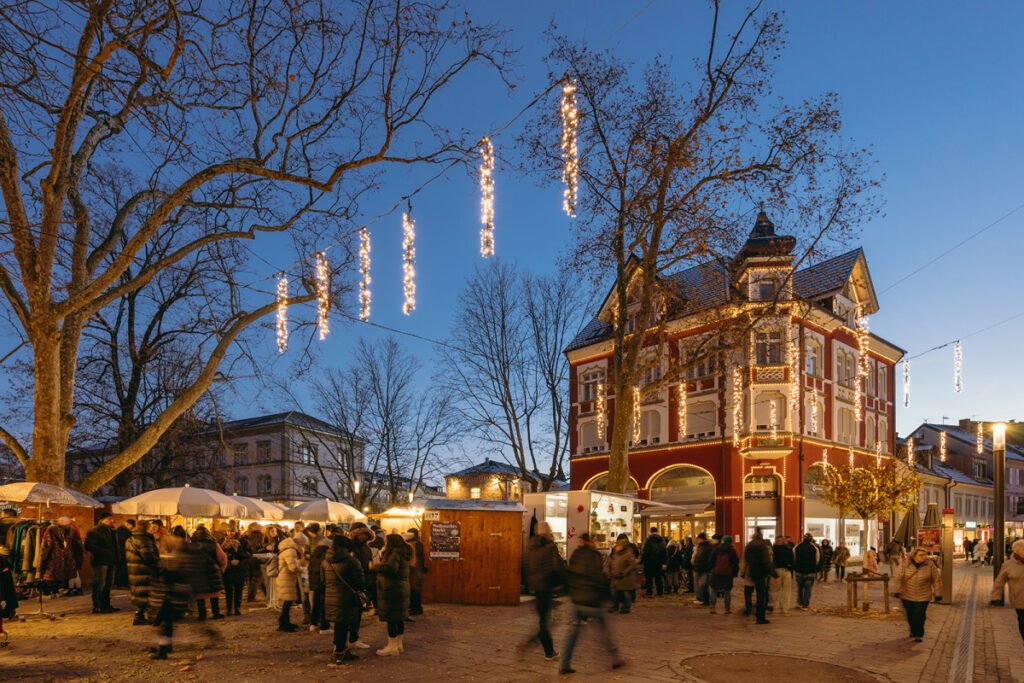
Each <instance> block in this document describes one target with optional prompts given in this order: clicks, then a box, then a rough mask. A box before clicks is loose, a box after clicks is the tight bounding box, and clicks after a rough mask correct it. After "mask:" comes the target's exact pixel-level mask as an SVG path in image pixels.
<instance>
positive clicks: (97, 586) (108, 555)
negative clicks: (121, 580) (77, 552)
mask: <svg viewBox="0 0 1024 683" xmlns="http://www.w3.org/2000/svg"><path fill="white" fill-rule="evenodd" d="M96 519H97V523H96V526H94V527H93V528H92V529H89V532H88V533H87V534H86V535H85V549H86V550H87V551H88V552H89V554H90V555H91V560H90V564H91V565H92V613H93V614H110V613H111V612H119V611H120V610H119V609H118V608H116V607H113V606H112V605H111V604H110V589H111V587H113V585H114V572H115V571H117V563H118V552H117V538H116V537H115V536H114V518H113V517H111V516H110V513H109V512H106V511H104V512H99V513H97V515H96Z"/></svg>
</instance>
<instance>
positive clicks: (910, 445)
mask: <svg viewBox="0 0 1024 683" xmlns="http://www.w3.org/2000/svg"><path fill="white" fill-rule="evenodd" d="M914 448H915V445H914V437H910V438H908V439H907V464H908V465H910V466H911V467H913V466H914V456H915V455H916V453H915V452H914Z"/></svg>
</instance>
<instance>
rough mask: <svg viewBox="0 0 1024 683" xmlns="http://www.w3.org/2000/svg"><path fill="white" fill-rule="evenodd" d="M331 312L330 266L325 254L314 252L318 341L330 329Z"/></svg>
mask: <svg viewBox="0 0 1024 683" xmlns="http://www.w3.org/2000/svg"><path fill="white" fill-rule="evenodd" d="M330 312H331V268H330V266H328V265H327V254H325V253H324V252H322V251H318V252H317V253H316V327H317V329H318V330H320V341H323V340H324V339H327V333H328V332H330V331H331V323H330V321H329V320H328V317H327V315H328V313H330Z"/></svg>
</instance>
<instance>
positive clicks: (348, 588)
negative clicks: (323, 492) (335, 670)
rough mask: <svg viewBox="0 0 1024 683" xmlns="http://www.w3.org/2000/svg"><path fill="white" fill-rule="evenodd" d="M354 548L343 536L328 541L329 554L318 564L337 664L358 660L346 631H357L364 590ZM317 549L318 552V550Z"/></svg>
mask: <svg viewBox="0 0 1024 683" xmlns="http://www.w3.org/2000/svg"><path fill="white" fill-rule="evenodd" d="M353 547H354V544H353V543H352V539H350V538H349V537H348V536H346V535H345V534H341V533H339V534H335V535H334V537H333V538H332V539H331V545H330V554H328V555H325V556H324V558H323V561H322V562H321V563H320V569H319V574H320V583H321V584H322V585H323V587H324V616H325V617H326V619H327V620H328V621H330V622H332V623H333V624H334V655H333V659H334V662H335V663H336V664H340V663H342V662H347V661H351V660H353V659H359V657H357V656H356V655H355V653H354V652H352V650H353V649H356V648H354V647H353V645H352V644H351V643H349V631H350V629H351V628H352V626H353V625H355V626H356V627H357V628H358V624H359V617H360V615H361V614H362V611H363V602H362V600H361V599H360V597H359V593H360V591H362V590H364V589H365V587H366V579H365V578H364V575H363V567H362V565H361V564H360V563H359V560H357V559H356V558H355V556H354V555H352V549H353ZM318 549H319V548H318Z"/></svg>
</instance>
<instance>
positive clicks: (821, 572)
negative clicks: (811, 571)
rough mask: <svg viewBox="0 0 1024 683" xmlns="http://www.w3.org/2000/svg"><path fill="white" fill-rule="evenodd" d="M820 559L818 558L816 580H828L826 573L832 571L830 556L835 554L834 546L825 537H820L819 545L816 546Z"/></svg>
mask: <svg viewBox="0 0 1024 683" xmlns="http://www.w3.org/2000/svg"><path fill="white" fill-rule="evenodd" d="M818 551H819V553H820V554H821V559H819V560H818V581H828V573H829V572H830V571H832V558H833V556H834V555H835V548H833V547H832V542H831V541H829V540H828V539H827V538H823V539H821V546H820V547H819V548H818Z"/></svg>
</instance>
